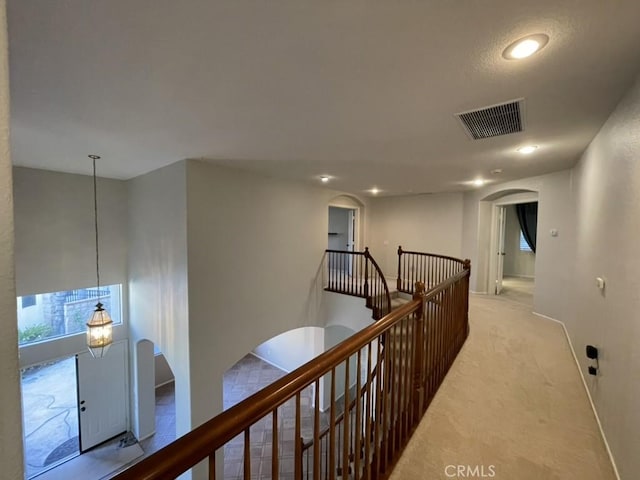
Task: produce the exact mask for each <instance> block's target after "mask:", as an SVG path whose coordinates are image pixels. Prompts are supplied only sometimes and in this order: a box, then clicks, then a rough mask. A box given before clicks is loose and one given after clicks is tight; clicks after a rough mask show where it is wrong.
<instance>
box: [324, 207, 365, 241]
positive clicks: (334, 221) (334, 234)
mask: <svg viewBox="0 0 640 480" xmlns="http://www.w3.org/2000/svg"><path fill="white" fill-rule="evenodd" d="M357 212H358V211H357V209H355V208H345V207H334V206H329V232H328V234H329V235H328V241H327V248H328V249H329V250H347V251H349V252H353V251H354V250H355V247H356V233H357Z"/></svg>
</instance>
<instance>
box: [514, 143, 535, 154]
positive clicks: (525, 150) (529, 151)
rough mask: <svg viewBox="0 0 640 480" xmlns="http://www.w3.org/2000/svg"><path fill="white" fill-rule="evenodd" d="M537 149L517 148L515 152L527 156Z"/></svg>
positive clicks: (528, 146)
mask: <svg viewBox="0 0 640 480" xmlns="http://www.w3.org/2000/svg"><path fill="white" fill-rule="evenodd" d="M537 148H538V146H537V145H526V146H524V147H520V148H518V149H517V150H516V151H517V152H518V153H522V154H523V155H529V154H530V153H533V152H535V151H536V150H537Z"/></svg>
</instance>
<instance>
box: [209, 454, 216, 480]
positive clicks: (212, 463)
mask: <svg viewBox="0 0 640 480" xmlns="http://www.w3.org/2000/svg"><path fill="white" fill-rule="evenodd" d="M209 480H216V452H213V453H212V454H211V455H209Z"/></svg>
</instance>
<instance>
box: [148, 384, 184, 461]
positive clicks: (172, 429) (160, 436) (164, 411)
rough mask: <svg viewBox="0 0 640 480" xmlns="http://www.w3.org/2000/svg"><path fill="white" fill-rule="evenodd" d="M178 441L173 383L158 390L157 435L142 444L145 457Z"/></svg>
mask: <svg viewBox="0 0 640 480" xmlns="http://www.w3.org/2000/svg"><path fill="white" fill-rule="evenodd" d="M175 439H176V397H175V385H174V383H173V382H171V383H167V384H165V385H162V386H161V387H158V388H156V433H155V434H154V435H153V436H151V437H149V438H146V439H144V440H142V441H141V442H140V446H141V447H142V450H144V456H143V457H142V458H144V457H148V456H149V455H151V454H152V453H155V452H157V451H158V450H160V449H161V448H162V447H164V446H166V445H168V444H169V443H171V442H173V441H174V440H175Z"/></svg>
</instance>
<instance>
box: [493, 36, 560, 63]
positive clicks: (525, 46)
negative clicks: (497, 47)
mask: <svg viewBox="0 0 640 480" xmlns="http://www.w3.org/2000/svg"><path fill="white" fill-rule="evenodd" d="M548 42H549V36H548V35H545V34H544V33H536V34H535V35H528V36H526V37H523V38H520V39H518V40H516V41H515V42H513V43H512V44H511V45H509V46H508V47H507V48H505V49H504V52H502V56H503V57H504V58H506V59H507V60H521V59H523V58H527V57H530V56H531V55H533V54H534V53H536V52H539V51H540V50H541V49H542V48H543V47H544V46H545V45H546V44H547V43H548Z"/></svg>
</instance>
